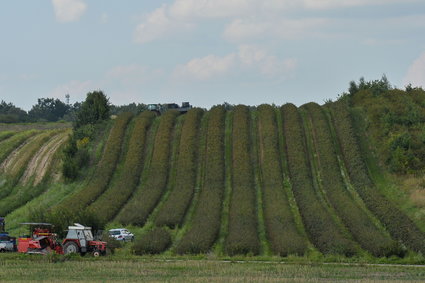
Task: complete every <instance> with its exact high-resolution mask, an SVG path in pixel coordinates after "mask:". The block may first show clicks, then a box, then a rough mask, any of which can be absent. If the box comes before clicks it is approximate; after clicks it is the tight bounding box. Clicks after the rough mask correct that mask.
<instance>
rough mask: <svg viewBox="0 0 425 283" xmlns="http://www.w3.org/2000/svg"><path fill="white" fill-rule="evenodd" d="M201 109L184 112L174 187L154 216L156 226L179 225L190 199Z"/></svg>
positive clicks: (193, 182)
mask: <svg viewBox="0 0 425 283" xmlns="http://www.w3.org/2000/svg"><path fill="white" fill-rule="evenodd" d="M202 114H203V110H202V109H200V108H195V109H191V110H189V112H188V113H187V114H186V117H185V120H184V124H183V128H182V132H181V139H180V146H179V155H178V161H177V169H176V171H177V172H176V177H175V184H174V188H173V190H172V191H171V193H170V195H169V197H168V199H167V200H166V202H165V203H164V205H163V206H162V208H161V210H160V211H159V214H158V216H157V218H156V221H155V224H156V225H157V226H163V225H166V226H169V227H170V228H174V227H175V226H177V225H180V224H181V222H182V220H183V217H184V215H185V213H186V210H187V208H188V206H189V204H190V201H191V200H192V197H193V193H194V190H195V183H196V168H197V161H198V160H197V145H198V141H199V139H198V132H199V125H200V122H201V118H202Z"/></svg>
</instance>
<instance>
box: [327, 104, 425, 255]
mask: <svg viewBox="0 0 425 283" xmlns="http://www.w3.org/2000/svg"><path fill="white" fill-rule="evenodd" d="M332 117H333V119H332V120H333V122H334V125H335V129H336V132H337V134H338V139H339V143H340V146H341V149H342V153H343V157H344V162H345V166H346V167H347V170H348V174H349V176H350V180H351V182H352V184H353V185H354V188H355V189H356V190H357V192H358V193H359V195H360V196H361V198H362V199H363V201H364V202H365V204H366V206H367V207H368V208H369V209H370V210H371V211H372V212H373V213H374V214H375V215H376V216H377V217H378V218H379V219H380V221H381V222H382V223H383V224H384V226H385V227H386V229H387V230H388V231H389V233H390V234H391V236H392V237H394V238H395V239H397V240H399V241H402V242H403V243H404V244H405V245H406V246H407V247H408V248H410V249H412V250H414V251H417V252H421V253H422V254H425V233H424V232H423V231H421V230H420V229H419V228H418V227H417V226H416V225H415V224H414V222H413V221H412V220H411V219H410V218H409V217H407V215H405V214H404V213H403V212H402V211H401V210H400V209H399V208H397V206H396V205H394V204H393V203H391V202H390V201H389V200H388V199H387V198H386V197H385V196H383V195H382V194H381V193H380V192H379V191H378V189H377V188H376V187H375V186H374V184H373V182H372V180H371V179H370V176H369V174H368V170H367V167H366V164H365V162H364V159H363V158H362V152H361V150H360V147H359V144H358V137H357V136H356V131H355V128H354V127H353V122H352V117H351V115H350V112H349V109H348V106H347V105H345V104H344V103H343V102H337V103H335V104H333V106H332Z"/></svg>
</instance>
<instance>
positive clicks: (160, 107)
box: [148, 102, 192, 115]
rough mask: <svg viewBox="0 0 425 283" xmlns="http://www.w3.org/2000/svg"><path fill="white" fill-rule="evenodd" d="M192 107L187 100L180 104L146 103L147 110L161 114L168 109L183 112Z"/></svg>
mask: <svg viewBox="0 0 425 283" xmlns="http://www.w3.org/2000/svg"><path fill="white" fill-rule="evenodd" d="M190 109H192V105H190V104H189V102H182V106H179V105H178V104H177V103H166V104H148V110H149V111H152V112H155V113H156V114H157V115H162V114H164V113H165V112H166V111H168V110H177V111H179V112H180V113H182V114H184V113H186V112H187V111H189V110H190Z"/></svg>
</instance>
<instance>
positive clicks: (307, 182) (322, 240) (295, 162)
mask: <svg viewBox="0 0 425 283" xmlns="http://www.w3.org/2000/svg"><path fill="white" fill-rule="evenodd" d="M281 111H282V118H283V128H284V129H283V131H284V135H285V138H286V156H287V160H288V169H289V174H290V178H291V183H292V189H293V192H294V196H295V199H296V201H297V204H298V207H299V209H300V214H301V217H302V219H303V223H304V226H305V229H306V232H307V233H308V235H309V237H310V241H311V242H312V243H313V244H314V245H315V246H316V247H317V248H318V249H319V251H321V252H322V253H324V254H342V255H346V256H352V255H354V254H355V253H356V247H355V244H354V243H353V242H352V241H351V240H349V239H347V238H346V237H344V235H343V234H342V233H341V231H340V230H339V227H338V226H337V225H336V223H335V222H334V220H333V219H332V216H331V215H330V214H329V212H328V211H327V210H326V208H325V207H324V204H323V203H322V202H321V200H320V199H319V198H318V196H317V195H316V192H315V189H314V186H313V182H312V172H311V167H310V160H309V158H308V154H307V152H306V148H307V147H306V138H305V133H304V126H303V122H302V118H301V115H300V113H299V112H298V109H297V107H296V106H295V105H293V104H285V105H283V106H282V108H281Z"/></svg>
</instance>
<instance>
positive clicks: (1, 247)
mask: <svg viewBox="0 0 425 283" xmlns="http://www.w3.org/2000/svg"><path fill="white" fill-rule="evenodd" d="M15 250H16V239H15V238H13V237H9V236H7V235H4V234H2V235H0V252H14V251H15Z"/></svg>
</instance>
